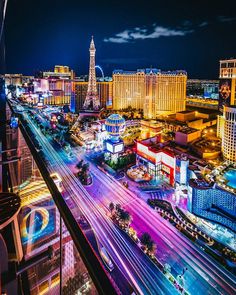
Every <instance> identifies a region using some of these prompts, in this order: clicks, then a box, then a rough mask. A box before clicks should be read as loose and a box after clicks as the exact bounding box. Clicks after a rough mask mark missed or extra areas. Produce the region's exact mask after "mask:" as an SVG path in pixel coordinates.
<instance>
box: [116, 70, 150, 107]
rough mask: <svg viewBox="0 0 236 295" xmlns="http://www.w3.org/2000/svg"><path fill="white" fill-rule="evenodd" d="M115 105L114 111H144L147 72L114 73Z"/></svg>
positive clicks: (117, 71)
mask: <svg viewBox="0 0 236 295" xmlns="http://www.w3.org/2000/svg"><path fill="white" fill-rule="evenodd" d="M112 77H113V104H112V108H113V109H114V110H121V109H126V108H128V107H131V108H134V109H143V103H144V97H145V71H144V70H137V71H136V72H135V71H123V70H115V71H114V72H113V76H112Z"/></svg>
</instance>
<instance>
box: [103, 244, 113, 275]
mask: <svg viewBox="0 0 236 295" xmlns="http://www.w3.org/2000/svg"><path fill="white" fill-rule="evenodd" d="M100 255H101V257H102V260H103V262H104V264H105V265H106V267H107V268H108V269H109V271H113V269H114V265H113V263H112V261H111V258H110V256H109V254H108V253H107V250H106V248H105V247H101V249H100Z"/></svg>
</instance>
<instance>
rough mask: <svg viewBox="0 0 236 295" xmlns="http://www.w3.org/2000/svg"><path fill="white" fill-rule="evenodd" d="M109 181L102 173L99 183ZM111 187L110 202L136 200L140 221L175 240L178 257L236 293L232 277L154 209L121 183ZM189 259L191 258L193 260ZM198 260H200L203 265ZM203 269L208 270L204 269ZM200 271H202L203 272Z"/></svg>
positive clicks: (205, 276) (166, 237)
mask: <svg viewBox="0 0 236 295" xmlns="http://www.w3.org/2000/svg"><path fill="white" fill-rule="evenodd" d="M90 169H91V168H90ZM92 169H94V168H92ZM99 171H100V170H99ZM93 173H94V171H93ZM94 174H96V173H94ZM107 180H108V178H107V177H106V175H105V174H103V173H101V174H100V175H99V182H100V183H102V184H103V185H104V186H106V187H107V186H108V185H107ZM112 182H113V184H115V185H116V187H113V188H112V186H111V183H112ZM110 186H111V187H109V189H110V190H111V191H112V192H113V194H111V198H110V201H116V202H117V201H118V202H119V203H121V204H124V206H126V205H129V204H130V203H131V202H132V203H133V201H134V200H136V203H135V212H134V213H135V215H136V216H138V218H139V220H140V221H142V222H144V223H147V220H148V226H149V228H151V229H152V230H153V231H154V232H155V233H156V234H157V235H158V236H160V237H162V239H163V240H165V241H166V239H167V240H174V241H175V243H174V244H175V250H178V251H175V252H176V253H178V255H181V257H182V259H184V261H186V262H187V264H188V265H189V266H191V268H192V269H193V270H194V271H195V272H199V273H200V275H201V276H202V273H204V276H202V277H203V278H204V279H206V278H208V276H210V277H211V278H212V279H213V280H214V281H216V279H220V280H218V281H217V284H219V285H220V286H221V287H222V288H223V289H224V290H225V288H226V285H227V286H228V287H230V289H227V292H229V293H228V294H234V293H235V281H234V279H233V278H232V277H230V276H229V275H228V274H227V273H226V272H225V271H224V270H223V269H222V268H220V267H219V266H218V265H217V263H213V262H212V261H211V260H210V259H209V257H207V255H206V254H205V253H202V252H200V250H199V249H198V248H197V247H196V246H194V245H193V244H192V243H191V242H190V243H189V241H187V239H186V238H185V237H183V236H182V235H181V234H180V233H179V232H178V231H177V230H176V229H175V228H173V226H172V225H169V224H168V222H167V221H166V220H164V219H163V218H161V217H160V216H159V215H158V214H157V213H156V212H154V211H153V209H151V208H150V207H148V206H147V205H146V203H144V201H142V200H140V199H138V198H137V196H136V195H135V194H133V193H132V192H130V191H128V190H126V189H125V188H124V187H123V186H122V185H121V184H120V183H118V182H116V181H115V180H113V181H110ZM142 203H143V204H142ZM130 208H132V207H130ZM131 215H132V214H131ZM154 225H155V226H154ZM167 244H168V243H167ZM180 246H181V247H180ZM189 257H191V259H190V258H189ZM198 260H200V262H201V263H200V262H199V261H198ZM193 262H194V263H193ZM206 262H208V263H209V264H210V265H207V263H206ZM203 267H205V268H206V269H203ZM215 268H216V269H215ZM200 269H202V271H203V272H202V271H201V270H200ZM212 272H213V273H214V275H213V274H212ZM206 273H207V275H208V276H207V275H206ZM222 275H223V278H222ZM225 277H226V278H227V279H229V280H230V281H231V284H232V286H230V285H229V282H227V281H226V278H225ZM208 279H209V278H208ZM206 280H207V279H206ZM207 281H208V280H207ZM208 283H209V282H208ZM212 286H215V284H212Z"/></svg>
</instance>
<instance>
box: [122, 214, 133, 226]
mask: <svg viewBox="0 0 236 295" xmlns="http://www.w3.org/2000/svg"><path fill="white" fill-rule="evenodd" d="M120 221H121V223H123V224H124V225H126V226H128V225H129V224H130V222H131V215H130V213H129V212H128V211H125V210H120Z"/></svg>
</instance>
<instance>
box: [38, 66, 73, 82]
mask: <svg viewBox="0 0 236 295" xmlns="http://www.w3.org/2000/svg"><path fill="white" fill-rule="evenodd" d="M40 76H41V78H60V79H73V78H74V71H73V70H70V68H69V67H68V66H58V65H56V66H55V67H54V71H47V72H41V73H40Z"/></svg>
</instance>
